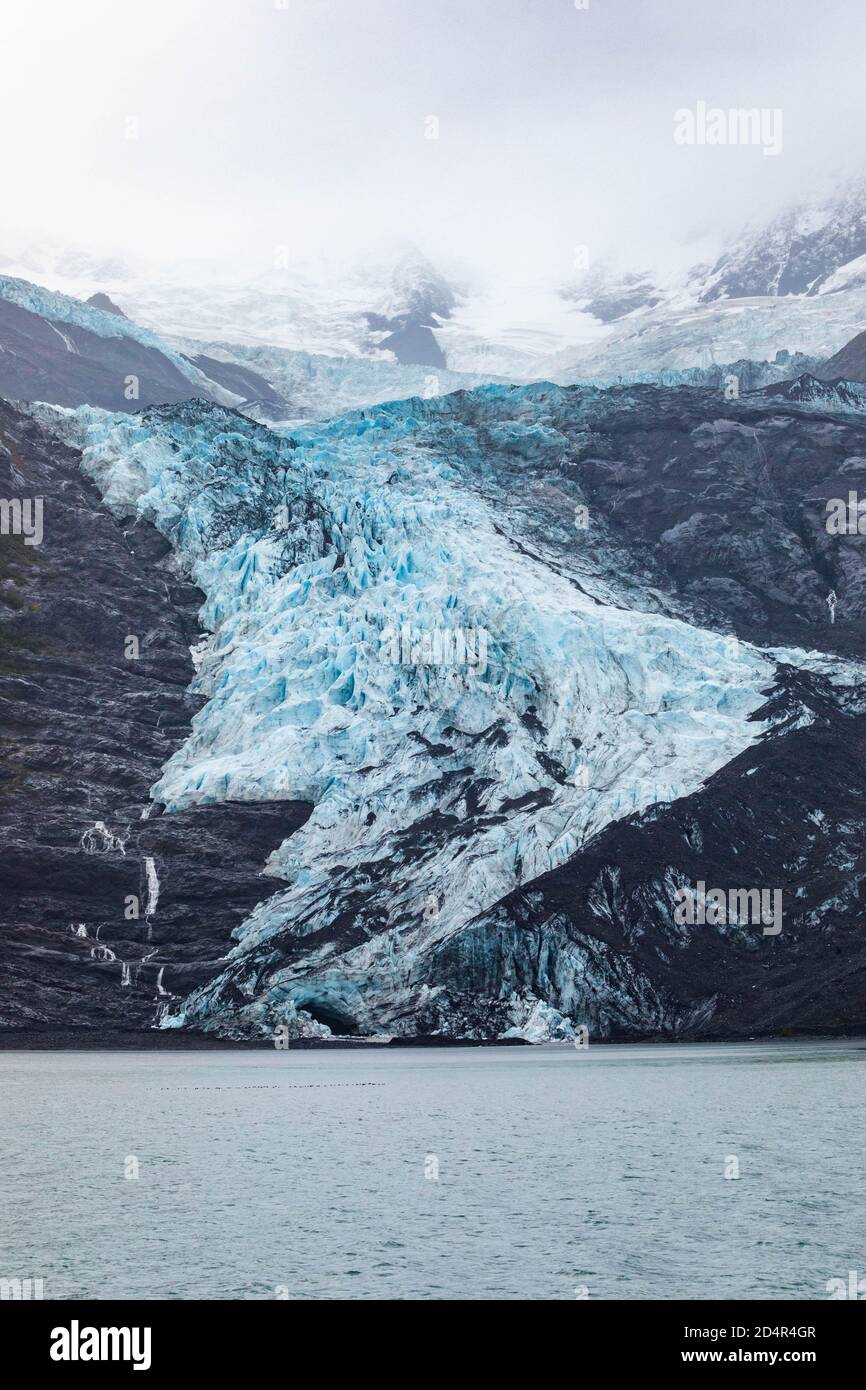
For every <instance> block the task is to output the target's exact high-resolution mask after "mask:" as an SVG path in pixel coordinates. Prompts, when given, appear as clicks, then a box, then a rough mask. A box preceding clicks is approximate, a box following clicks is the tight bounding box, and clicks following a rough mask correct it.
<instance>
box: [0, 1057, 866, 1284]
mask: <svg viewBox="0 0 866 1390" xmlns="http://www.w3.org/2000/svg"><path fill="white" fill-rule="evenodd" d="M0 1088H2V1091H0V1093H2V1110H3V1124H2V1137H0V1202H2V1210H3V1213H4V1218H3V1222H2V1232H0V1275H2V1276H3V1278H6V1279H15V1278H20V1279H27V1278H31V1279H40V1278H41V1279H43V1280H44V1296H45V1298H72V1297H84V1298H127V1299H135V1298H155V1299H171V1298H205V1299H231V1298H242V1299H274V1298H285V1297H288V1298H291V1299H298V1298H299V1299H310V1298H367V1299H370V1298H408V1299H442V1298H449V1297H452V1298H453V1297H456V1298H471V1299H493V1298H505V1299H523V1298H532V1299H566V1300H569V1299H575V1298H576V1297H585V1296H588V1297H589V1298H590V1299H592V1298H631V1299H640V1298H717V1297H718V1298H725V1299H740V1298H751V1297H757V1298H764V1299H793V1298H805V1299H823V1298H827V1297H828V1294H827V1282H828V1280H830V1279H833V1278H841V1279H847V1277H848V1271H849V1270H852V1269H853V1270H858V1271H860V1275H861V1277H862V1275H863V1274H864V1273H866V1215H864V1208H863V1203H862V1193H861V1175H860V1162H859V1159H860V1150H859V1143H858V1139H857V1136H858V1135H859V1133H860V1128H861V1117H862V1114H863V1110H864V1103H866V1042H864V1041H861V1040H853V1041H844V1042H814V1043H813V1042H808V1043H802V1042H780V1043H744V1044H716V1045H712V1044H706V1045H699V1044H695V1045H680V1046H667V1045H635V1046H631V1045H629V1046H607V1047H605V1046H601V1045H595V1046H592V1045H591V1046H590V1047H589V1048H588V1049H587V1050H586V1051H585V1052H580V1051H577V1050H575V1049H574V1048H572V1047H569V1046H558V1047H557V1046H547V1047H538V1048H529V1047H527V1048H520V1047H517V1048H473V1049H467V1050H465V1051H464V1050H451V1049H449V1050H441V1051H440V1050H436V1051H427V1050H425V1051H417V1050H411V1049H394V1048H383V1047H375V1048H373V1047H371V1048H370V1049H365V1050H355V1051H345V1052H338V1051H331V1052H323V1051H317V1052H300V1051H297V1050H289V1051H287V1052H279V1051H274V1052H270V1051H262V1052H259V1051H255V1052H244V1051H225V1052H194V1053H190V1052H185V1053H184V1052H169V1053H166V1052H123V1053H117V1052H65V1053H59V1052H35V1053H33V1052H12V1051H6V1052H0ZM732 1158H736V1160H737V1162H738V1166H739V1173H740V1176H739V1178H736V1179H733V1178H726V1177H725V1172H726V1170H727V1171H729V1172H730V1171H733V1170H734V1167H735V1165H733V1164H732V1163H731V1159H732ZM132 1160H135V1162H132ZM136 1172H137V1174H138V1176H137V1177H136V1176H125V1174H127V1173H128V1174H134V1173H136Z"/></svg>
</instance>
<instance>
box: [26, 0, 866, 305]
mask: <svg viewBox="0 0 866 1390" xmlns="http://www.w3.org/2000/svg"><path fill="white" fill-rule="evenodd" d="M280 4H284V5H285V8H278V6H279V5H280ZM0 37H2V51H3V58H4V62H3V81H2V84H0V129H2V130H3V132H4V137H5V141H6V144H7V153H6V158H5V160H4V166H3V167H4V185H5V186H4V207H5V209H6V224H7V231H8V229H9V227H10V226H11V227H12V228H15V227H23V228H27V229H29V230H32V231H33V232H34V233H35V234H37V235H42V236H44V237H45V238H50V239H53V240H58V241H63V242H67V243H69V244H72V245H81V246H86V247H92V248H94V249H97V250H100V251H101V250H105V249H108V248H116V249H118V250H121V251H127V252H132V253H138V252H143V251H147V252H150V253H151V254H153V255H156V256H158V257H163V258H166V259H170V258H173V257H176V256H179V255H184V256H186V255H192V256H201V257H208V256H222V255H232V256H237V257H240V258H243V259H248V260H249V262H250V264H251V265H255V264H257V263H258V262H259V261H261V262H262V264H263V265H265V266H267V265H270V264H271V263H272V259H273V247H274V246H275V245H279V244H285V245H287V246H289V247H290V248H292V253H293V254H297V255H298V256H299V257H303V256H305V255H307V254H309V253H310V252H311V251H314V250H322V249H326V250H329V251H334V252H339V253H341V254H344V255H347V256H349V257H350V258H352V257H355V256H357V255H362V254H363V253H364V251H365V248H366V247H367V246H368V244H371V243H374V242H375V241H376V240H377V239H378V238H379V237H381V236H389V237H401V238H409V239H412V240H414V241H415V242H417V243H418V244H419V245H420V246H422V248H423V249H424V250H426V251H427V252H428V253H430V254H432V255H433V256H434V257H438V258H440V259H444V260H445V261H449V260H450V261H453V260H454V259H457V260H463V261H465V262H466V263H467V264H468V265H477V266H483V267H487V268H489V269H491V270H493V271H495V272H496V273H497V274H499V273H501V274H504V275H508V274H511V275H513V276H514V277H516V278H519V277H521V276H528V275H537V274H542V275H544V274H549V275H550V276H551V277H559V278H561V277H563V276H565V275H567V274H568V273H569V271H570V269H571V266H572V263H573V255H574V247H575V245H576V244H586V245H588V246H589V247H590V248H591V253H592V257H593V260H594V261H596V260H598V259H600V258H601V257H602V256H603V255H604V254H606V253H617V252H619V253H620V254H621V255H623V256H624V257H625V258H626V259H627V260H628V261H630V262H633V263H635V264H638V265H640V264H644V263H647V262H653V261H657V260H658V259H659V258H668V257H669V256H671V255H673V256H674V257H675V258H679V257H681V256H685V258H686V259H688V260H693V259H695V255H694V254H693V252H694V251H696V250H697V251H700V250H702V249H703V247H702V245H701V242H702V239H705V238H707V237H716V236H718V235H719V234H720V233H724V232H726V231H728V230H729V229H736V228H737V227H738V226H739V225H740V224H741V223H742V222H743V221H745V220H747V219H749V218H750V217H754V216H759V215H762V214H764V213H766V212H768V211H772V210H774V209H775V208H776V207H777V206H780V205H782V204H783V203H785V202H786V201H788V200H789V199H791V198H795V197H798V196H801V195H802V194H803V193H806V192H809V191H810V190H812V189H813V188H815V187H816V186H818V184H819V183H820V182H821V181H822V180H824V179H825V178H826V177H827V176H835V175H836V174H837V173H839V172H843V173H844V172H846V171H856V170H857V169H859V168H860V167H861V164H862V166H863V167H864V168H866V147H864V133H863V132H864V130H866V122H864V114H866V112H864V107H866V84H864V82H863V78H862V71H863V59H864V54H866V6H862V5H860V4H857V3H855V0H821V4H820V5H818V4H815V3H814V0H724V2H723V3H711V0H589V8H588V9H587V10H578V9H577V8H576V7H575V4H574V0H276V4H275V0H139V2H138V3H131V0H75V3H70V0H4V5H3V7H2V14H0ZM699 100H703V101H706V102H707V103H708V104H709V105H711V106H713V105H716V106H722V107H725V108H728V107H733V106H758V107H769V108H776V107H778V108H781V110H782V112H783V121H784V147H783V153H782V155H781V156H780V157H779V158H766V157H764V155H763V154H762V151H761V149H759V148H755V147H731V148H708V147H700V148H697V147H693V148H684V147H679V146H677V145H675V143H674V141H673V138H672V128H673V112H674V111H675V110H676V109H677V108H681V107H693V106H694V105H695V103H696V102H697V101H699ZM428 116H436V117H437V118H438V121H439V138H438V139H437V140H429V139H425V119H426V118H427V117H428ZM129 118H134V120H136V121H137V122H138V137H137V138H128V135H129V133H130V132H134V129H135V127H133V126H130V125H129V123H128V122H129ZM683 243H689V245H688V248H687V250H686V251H685V252H683V251H682V250H681V249H679V248H681V247H682V244H683Z"/></svg>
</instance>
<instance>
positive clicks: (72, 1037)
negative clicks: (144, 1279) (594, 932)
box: [0, 1027, 866, 1052]
mask: <svg viewBox="0 0 866 1390" xmlns="http://www.w3.org/2000/svg"><path fill="white" fill-rule="evenodd" d="M857 1041H863V1042H866V1027H864V1028H863V1029H862V1030H860V1031H855V1032H847V1031H846V1032H827V1031H825V1030H818V1029H815V1030H812V1031H810V1030H808V1029H803V1030H798V1031H797V1032H796V1033H794V1032H788V1031H786V1032H784V1033H762V1034H750V1035H748V1036H743V1035H736V1036H733V1037H697V1038H694V1037H690V1038H660V1037H656V1036H652V1037H642V1038H641V1037H628V1038H622V1037H620V1038H605V1039H600V1040H599V1041H598V1042H594V1043H591V1045H592V1047H602V1046H608V1047H618V1046H624V1047H627V1046H629V1045H632V1046H634V1045H638V1044H639V1045H641V1046H646V1045H648V1044H657V1045H659V1046H661V1045H672V1044H673V1045H676V1044H678V1043H681V1044H683V1045H684V1046H685V1045H688V1044H693V1045H694V1044H704V1045H708V1044H722V1043H728V1044H731V1043H779V1042H791V1043H794V1042H857ZM545 1045H546V1044H534V1043H530V1042H527V1041H526V1040H525V1039H524V1038H486V1039H479V1038H442V1037H403V1038H389V1039H377V1038H369V1037H360V1038H351V1037H346V1038H293V1039H291V1041H290V1042H289V1045H288V1047H287V1048H285V1049H282V1048H275V1046H274V1042H273V1040H272V1039H271V1038H248V1039H234V1038H217V1037H212V1036H210V1035H208V1034H205V1033H182V1032H179V1031H177V1030H174V1029H159V1028H155V1029H150V1030H147V1031H139V1032H136V1031H133V1032H121V1031H113V1030H108V1031H102V1030H97V1029H89V1028H81V1029H75V1028H70V1029H56V1028H6V1029H0V1051H4V1052H15V1051H18V1052H225V1051H241V1052H256V1051H258V1052H262V1051H264V1052H274V1051H283V1050H285V1051H288V1052H310V1051H320V1052H329V1051H347V1050H352V1051H356V1052H357V1051H377V1052H378V1051H381V1050H388V1049H393V1048H410V1049H412V1048H414V1049H420V1050H424V1051H427V1050H430V1049H433V1050H435V1049H451V1048H467V1047H533V1046H545ZM559 1045H560V1046H563V1047H565V1046H569V1044H568V1043H561V1044H559Z"/></svg>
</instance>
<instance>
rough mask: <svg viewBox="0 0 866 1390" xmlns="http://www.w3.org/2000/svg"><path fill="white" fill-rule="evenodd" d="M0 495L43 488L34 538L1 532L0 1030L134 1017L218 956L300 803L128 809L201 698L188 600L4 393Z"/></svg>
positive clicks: (204, 974) (101, 1024) (161, 543)
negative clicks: (39, 532) (39, 528)
mask: <svg viewBox="0 0 866 1390" xmlns="http://www.w3.org/2000/svg"><path fill="white" fill-rule="evenodd" d="M0 495H2V496H3V497H4V498H12V497H29V498H33V497H42V498H43V499H44V539H43V541H42V543H41V544H40V545H27V544H26V543H25V541H24V539H23V537H21V536H16V535H6V534H4V535H0V844H2V854H0V904H2V913H0V916H2V932H0V977H2V989H0V1027H7V1028H8V1027H17V1028H22V1027H34V1026H43V1027H46V1026H55V1027H63V1026H66V1027H69V1026H79V1027H80V1026H89V1027H93V1028H99V1029H106V1028H108V1029H110V1028H114V1029H116V1028H124V1029H140V1028H144V1027H150V1026H151V1025H152V1024H153V1022H154V1020H155V1019H156V1017H157V1016H158V1014H159V1012H160V1011H161V1009H162V1008H164V1006H165V1003H166V1002H167V1001H168V1000H169V998H170V997H171V995H172V994H175V995H177V994H184V993H186V992H187V990H189V989H190V988H191V987H192V986H193V985H194V984H197V983H201V982H202V981H204V980H206V979H208V978H209V977H210V975H212V974H213V973H214V972H215V970H217V969H218V968H219V967H218V966H217V964H216V962H217V961H218V959H219V957H220V956H222V955H224V954H225V952H226V950H227V949H229V946H230V940H229V936H230V932H231V930H232V928H233V927H235V926H236V925H237V924H238V922H239V921H241V920H242V918H243V917H244V916H245V915H246V914H247V913H248V912H249V911H250V909H251V908H252V907H253V906H254V905H255V903H256V902H257V901H258V900H259V898H260V897H262V896H263V894H264V890H263V886H262V880H261V878H260V876H259V875H260V871H261V868H262V866H263V864H264V862H265V859H266V858H267V856H268V854H269V853H270V851H271V850H272V849H273V848H274V847H275V845H277V844H279V843H280V842H281V841H282V840H284V839H285V838H286V836H287V835H290V834H291V833H292V831H293V830H294V829H295V828H296V827H297V826H298V825H300V824H301V823H302V822H303V821H304V819H305V818H306V815H307V812H308V808H306V807H305V806H303V805H302V804H297V803H291V804H287V803H278V802H277V803H275V802H271V803H268V804H267V805H234V804H226V805H223V806H220V807H213V808H197V809H194V810H191V811H188V812H185V813H184V814H181V815H175V816H170V817H168V816H162V815H160V814H159V811H160V808H159V807H153V805H150V807H149V810H150V815H149V818H148V819H142V814H143V812H144V811H145V808H146V807H148V792H149V788H150V786H151V785H152V784H153V782H154V781H155V780H156V778H157V777H158V775H159V771H160V768H161V767H162V765H163V763H164V762H165V760H166V759H167V758H168V757H169V756H170V755H171V753H172V752H173V750H174V749H175V748H176V747H177V745H178V743H179V742H180V741H181V740H182V739H183V738H184V737H185V735H186V733H187V732H188V729H189V721H190V719H191V717H192V715H193V714H194V712H195V710H196V708H197V707H198V704H199V703H200V702H199V701H197V700H195V699H194V698H193V697H192V696H191V695H190V694H189V693H188V692H187V686H188V684H189V681H190V680H191V678H192V675H193V664H192V660H191V657H190V650H189V648H190V643H192V642H194V641H195V640H196V638H197V636H198V625H197V621H196V614H197V610H198V607H199V604H200V601H201V597H202V596H201V594H200V593H199V592H198V590H196V589H194V588H193V587H192V586H191V585H190V584H188V583H186V582H185V581H184V580H183V579H182V578H181V577H180V576H179V575H178V574H177V572H176V569H175V567H174V565H173V563H172V559H171V553H170V548H169V546H168V544H167V542H166V541H165V540H164V539H163V537H161V536H160V535H159V534H158V532H156V531H155V530H154V529H153V527H151V526H150V525H148V524H147V523H143V522H140V521H139V522H136V523H133V522H132V521H131V520H130V521H128V522H123V521H121V520H118V519H116V518H115V517H113V516H112V515H111V514H110V513H109V512H108V511H106V510H105V508H104V507H103V506H102V505H101V501H100V498H99V495H98V493H97V490H96V488H95V487H94V485H93V484H92V483H91V482H90V481H89V480H88V479H87V478H86V477H85V476H84V474H83V473H82V472H81V471H80V468H79V456H78V454H77V453H76V452H75V451H74V450H72V449H69V448H67V447H66V446H65V445H63V444H60V443H58V442H57V441H56V440H54V439H53V438H50V437H48V436H46V435H45V434H44V433H43V431H42V430H41V429H40V427H39V426H38V425H37V424H36V423H35V422H34V421H32V420H30V419H28V418H26V417H24V416H22V415H20V414H18V413H17V412H16V411H15V410H13V409H12V408H11V407H10V406H8V405H7V404H5V403H3V402H0ZM130 639H134V640H135V641H137V643H138V650H139V656H138V659H135V658H134V657H132V656H129V655H127V653H128V652H132V651H133V650H134V648H133V647H131V646H130ZM267 891H272V887H271V885H270V884H269V885H268V890H267ZM156 901H158V903H159V912H158V914H156V913H155V911H154V908H155V904H156Z"/></svg>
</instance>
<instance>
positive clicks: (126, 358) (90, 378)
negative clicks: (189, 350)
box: [0, 296, 209, 411]
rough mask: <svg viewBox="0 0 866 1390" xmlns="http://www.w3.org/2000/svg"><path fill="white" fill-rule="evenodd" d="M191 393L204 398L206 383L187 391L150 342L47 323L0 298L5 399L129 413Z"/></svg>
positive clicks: (184, 380) (0, 381) (0, 375)
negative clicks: (86, 406)
mask: <svg viewBox="0 0 866 1390" xmlns="http://www.w3.org/2000/svg"><path fill="white" fill-rule="evenodd" d="M81 307H82V309H84V308H85V306H84V305H82V306H81ZM100 308H102V309H103V312H109V311H106V310H105V309H104V306H93V312H94V313H96V312H98V310H99V309H100ZM115 316H116V315H115V314H114V313H113V314H112V317H115ZM119 318H120V320H121V321H123V319H124V316H123V315H122V314H121V315H119ZM196 393H197V394H199V395H202V396H204V397H205V398H207V397H208V395H209V391H208V386H207V382H206V381H205V380H204V379H203V378H202V379H201V380H200V381H199V382H198V385H197V386H196V385H194V384H193V383H192V381H191V380H190V378H189V377H187V376H185V375H184V373H183V372H182V371H181V370H180V368H179V367H178V365H177V363H176V362H175V361H173V360H172V358H171V357H170V356H168V355H166V353H165V352H163V351H162V350H161V349H160V348H159V347H158V346H157V345H155V344H150V343H148V342H142V341H139V339H138V338H137V337H135V336H133V335H131V334H129V333H124V332H118V333H117V334H116V335H114V336H106V335H102V334H99V333H96V332H93V331H92V330H91V329H90V328H88V327H86V326H84V324H82V323H69V322H66V321H64V320H61V319H57V320H56V321H55V320H52V319H51V318H50V317H48V316H46V315H43V314H39V313H35V312H33V311H32V310H31V309H28V308H25V307H23V306H22V305H20V304H16V303H13V302H12V301H11V300H9V299H6V298H4V297H2V296H0V396H2V397H5V399H6V400H12V401H15V400H20V401H48V402H50V403H51V404H53V405H64V406H78V405H98V406H102V407H103V408H104V409H105V410H127V411H132V410H137V409H138V408H139V407H140V406H144V405H149V404H153V403H162V402H169V401H184V400H188V399H189V397H190V396H191V395H193V394H196Z"/></svg>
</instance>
